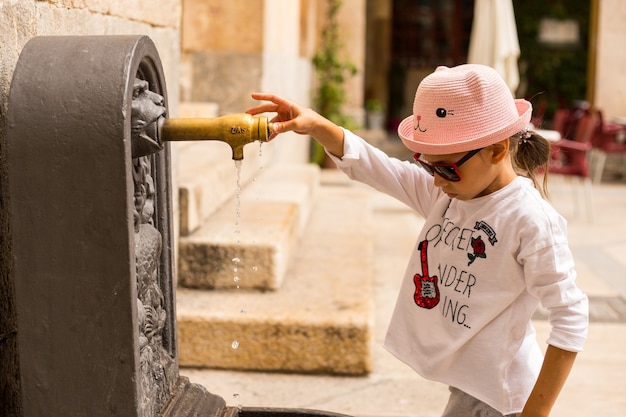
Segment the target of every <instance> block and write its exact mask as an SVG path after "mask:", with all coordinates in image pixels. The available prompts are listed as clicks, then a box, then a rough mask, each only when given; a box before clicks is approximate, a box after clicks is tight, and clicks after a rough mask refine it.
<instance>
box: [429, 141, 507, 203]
mask: <svg viewBox="0 0 626 417" xmlns="http://www.w3.org/2000/svg"><path fill="white" fill-rule="evenodd" d="M507 148H508V147H507ZM502 152H504V154H502ZM467 154H468V152H461V153H454V154H449V155H422V156H421V159H422V160H423V161H425V162H426V163H428V164H432V165H437V164H457V165H458V163H459V161H461V160H463V158H464V157H465V156H466V155H467ZM507 161H508V162H507ZM509 168H510V169H509ZM456 170H457V172H458V174H459V176H460V178H461V179H460V180H459V181H450V180H448V179H446V178H444V177H443V176H441V175H440V174H438V173H437V171H435V172H434V179H435V185H436V186H437V187H439V188H441V189H442V191H443V192H444V193H446V194H448V196H449V197H450V198H456V199H458V200H471V199H473V198H477V197H482V196H485V195H487V194H491V193H493V192H494V191H497V190H499V189H500V188H502V187H504V186H505V185H507V184H509V183H510V182H511V181H512V180H513V179H514V178H515V173H514V171H513V168H512V166H511V163H510V159H509V158H508V149H505V150H502V149H496V147H494V145H492V146H488V147H486V148H484V149H481V150H480V151H478V152H476V153H475V154H474V155H472V156H471V157H470V158H469V159H466V160H465V161H464V162H462V164H461V166H458V167H457V168H456Z"/></svg>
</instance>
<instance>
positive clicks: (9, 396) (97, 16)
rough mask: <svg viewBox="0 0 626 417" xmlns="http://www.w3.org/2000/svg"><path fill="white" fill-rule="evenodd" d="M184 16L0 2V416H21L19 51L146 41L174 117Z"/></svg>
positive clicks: (166, 5) (163, 4) (42, 0)
mask: <svg viewBox="0 0 626 417" xmlns="http://www.w3.org/2000/svg"><path fill="white" fill-rule="evenodd" d="M181 10H182V9H181V3H180V0H158V1H154V0H47V1H46V0H1V1H0V363H1V364H2V366H1V367H0V369H1V371H0V404H2V407H0V408H1V411H0V415H3V416H20V415H21V405H20V403H19V392H20V388H19V366H18V361H17V346H16V344H17V341H16V338H17V329H16V318H15V306H14V287H13V282H12V273H11V263H12V262H11V261H12V253H11V242H10V240H9V236H10V222H9V216H10V214H9V213H8V201H9V198H10V196H8V195H7V189H8V181H10V179H9V178H7V169H6V155H5V149H6V114H7V107H8V105H7V97H8V92H9V88H10V83H11V78H12V75H13V70H14V68H15V64H16V62H17V60H18V57H19V54H20V51H21V50H22V48H23V46H24V45H25V44H26V42H28V40H29V39H31V38H32V37H34V36H39V35H121V34H142V35H148V36H149V37H150V38H152V40H153V41H154V42H155V44H156V46H157V49H158V51H159V54H160V58H161V61H162V64H163V67H164V72H165V76H166V79H167V80H166V82H167V84H168V86H170V87H169V88H168V93H169V101H170V112H171V113H172V114H175V113H176V111H177V104H178V101H179V100H178V88H176V87H175V86H177V84H178V77H179V75H178V74H179V70H178V68H179V61H180V47H179V45H180V35H179V33H180V32H179V30H180V27H179V25H180V23H179V22H180V16H181ZM68 65H71V62H68ZM172 87H173V88H172ZM33 152H37V150H36V149H33Z"/></svg>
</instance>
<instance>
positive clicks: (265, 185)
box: [178, 165, 320, 290]
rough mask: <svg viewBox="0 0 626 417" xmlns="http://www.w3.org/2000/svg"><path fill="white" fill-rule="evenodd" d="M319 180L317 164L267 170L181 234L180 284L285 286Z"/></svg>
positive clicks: (261, 287) (193, 286)
mask: <svg viewBox="0 0 626 417" xmlns="http://www.w3.org/2000/svg"><path fill="white" fill-rule="evenodd" d="M319 182H320V180H319V167H317V166H315V165H292V166H285V165H281V166H276V167H271V168H267V169H264V170H261V172H260V173H258V175H257V176H256V177H255V180H254V181H252V182H251V183H249V184H248V185H247V186H246V187H244V188H243V190H242V191H241V193H240V194H239V196H238V197H237V195H235V196H234V197H231V199H230V200H229V201H227V202H226V203H224V204H222V206H221V207H220V208H218V209H216V211H215V212H214V213H213V214H212V215H211V216H210V217H209V218H208V219H207V220H205V221H204V222H203V223H202V225H201V226H200V227H199V228H197V229H196V230H195V231H194V232H193V233H191V234H190V235H188V236H183V237H181V238H180V239H179V249H178V250H179V267H178V276H179V281H178V282H179V285H181V286H184V287H189V288H211V289H214V288H253V289H260V290H275V289H277V288H279V287H280V285H281V282H282V281H283V278H284V275H285V271H286V269H287V265H288V262H289V257H290V255H291V253H292V251H293V248H294V247H295V245H296V244H297V242H298V240H299V239H300V236H301V235H302V232H303V230H304V227H305V225H306V223H307V219H308V216H309V211H310V207H311V206H312V204H313V200H314V196H315V192H316V190H317V188H318V186H319ZM237 207H239V209H238V208H237ZM238 211H239V217H237V212H238ZM231 260H233V261H231ZM235 268H236V271H235Z"/></svg>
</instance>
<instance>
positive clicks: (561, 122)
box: [552, 109, 570, 138]
mask: <svg viewBox="0 0 626 417" xmlns="http://www.w3.org/2000/svg"><path fill="white" fill-rule="evenodd" d="M569 114H570V111H569V110H568V109H557V110H556V111H555V112H554V116H553V117H552V130H556V131H557V132H559V133H560V134H561V137H562V138H566V137H568V133H569V132H567V124H568V120H569V117H570V116H569Z"/></svg>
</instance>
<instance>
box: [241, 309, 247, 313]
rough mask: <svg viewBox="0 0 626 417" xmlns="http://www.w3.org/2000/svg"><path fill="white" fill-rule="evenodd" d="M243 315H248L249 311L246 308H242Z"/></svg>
mask: <svg viewBox="0 0 626 417" xmlns="http://www.w3.org/2000/svg"><path fill="white" fill-rule="evenodd" d="M240 313H241V314H248V311H247V310H246V309H245V308H242V309H241V311H240Z"/></svg>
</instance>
